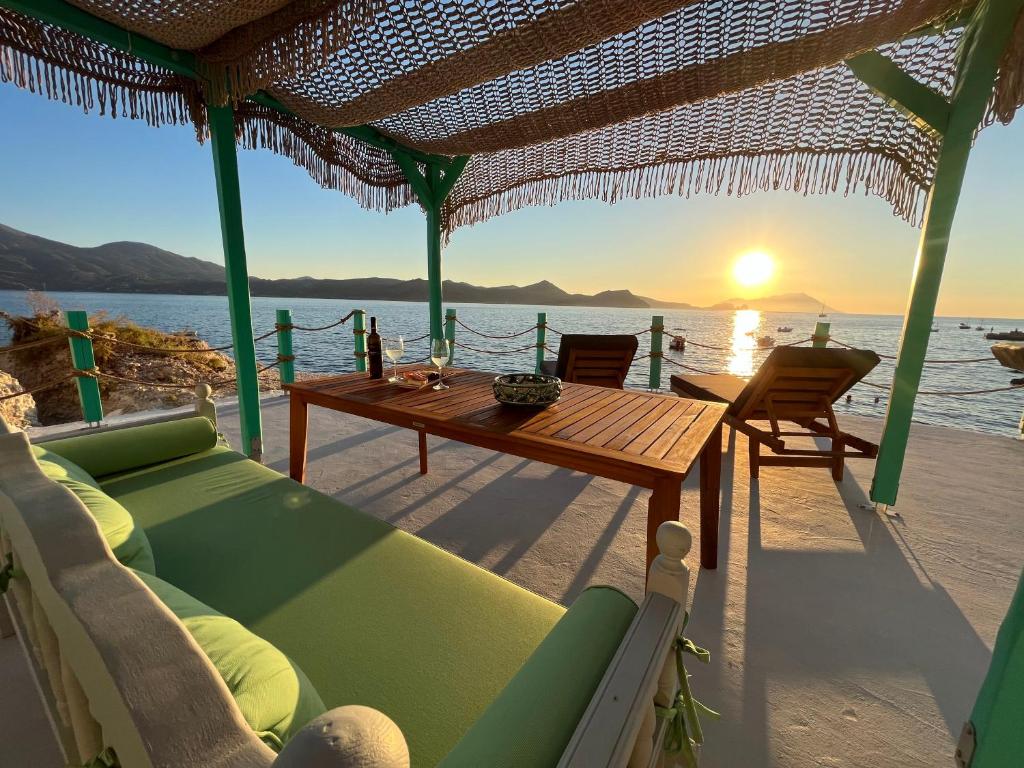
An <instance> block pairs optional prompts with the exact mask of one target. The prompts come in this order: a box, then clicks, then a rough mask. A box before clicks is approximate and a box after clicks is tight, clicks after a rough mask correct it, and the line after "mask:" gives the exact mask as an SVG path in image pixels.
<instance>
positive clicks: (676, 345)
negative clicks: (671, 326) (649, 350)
mask: <svg viewBox="0 0 1024 768" xmlns="http://www.w3.org/2000/svg"><path fill="white" fill-rule="evenodd" d="M668 348H669V349H674V350H676V351H677V352H685V351H686V337H685V336H673V337H672V341H670V342H669V343H668Z"/></svg>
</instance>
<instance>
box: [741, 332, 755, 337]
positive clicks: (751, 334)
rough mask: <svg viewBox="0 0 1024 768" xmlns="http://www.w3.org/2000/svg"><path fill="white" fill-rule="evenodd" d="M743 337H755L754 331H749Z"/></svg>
mask: <svg viewBox="0 0 1024 768" xmlns="http://www.w3.org/2000/svg"><path fill="white" fill-rule="evenodd" d="M743 335H744V336H753V335H754V331H747V332H746V333H744V334H743Z"/></svg>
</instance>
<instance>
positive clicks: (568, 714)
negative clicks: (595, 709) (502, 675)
mask: <svg viewBox="0 0 1024 768" xmlns="http://www.w3.org/2000/svg"><path fill="white" fill-rule="evenodd" d="M636 612H637V607H636V603H634V602H633V601H632V600H631V599H630V598H628V597H626V596H625V595H624V594H622V593H621V592H619V591H618V590H616V589H612V588H610V587H591V588H590V589H588V590H586V591H585V592H584V593H583V594H582V595H580V596H579V597H578V598H576V601H575V602H574V603H573V604H572V605H571V606H570V607H569V610H568V611H566V613H565V616H563V617H562V619H561V621H559V622H558V624H556V625H555V628H554V629H552V630H551V634H549V635H548V636H547V637H546V638H544V642H542V643H541V644H540V647H539V648H537V650H536V651H534V652H533V655H532V656H530V658H529V660H528V661H527V662H526V664H525V665H523V668H522V669H520V670H519V673H518V674H517V675H516V676H515V677H514V678H512V681H511V682H510V683H509V684H508V685H507V686H506V687H505V690H503V691H502V692H501V694H500V695H499V696H498V698H497V699H496V700H495V701H494V703H493V704H491V706H490V707H488V708H487V711H486V712H484V714H483V716H482V717H481V718H480V719H479V720H477V721H476V723H475V724H474V725H473V727H472V728H471V729H470V731H469V733H467V734H466V736H465V737H463V739H462V740H461V741H460V742H459V743H458V744H457V745H456V747H455V749H454V750H452V752H451V753H450V754H449V755H448V756H447V757H446V758H445V759H444V762H442V764H441V765H442V768H479V766H487V768H550V766H554V765H556V764H557V763H558V759H559V758H560V757H561V755H562V753H563V752H564V751H565V747H566V745H567V744H568V743H569V739H570V738H571V737H572V734H573V732H574V731H575V730H576V726H577V724H578V723H579V721H580V719H581V718H582V717H583V713H584V712H585V711H586V709H587V705H588V704H589V703H590V700H591V698H592V697H593V695H594V692H595V691H596V690H597V686H598V684H599V683H600V682H601V678H602V677H603V676H604V673H605V670H607V669H608V665H609V664H610V663H611V660H612V657H613V656H614V655H615V651H616V649H617V648H618V647H619V643H620V642H621V641H622V638H623V637H624V636H625V634H626V630H627V629H628V628H629V625H630V622H632V621H633V617H634V616H636ZM538 702H543V705H540V704H539V703H538Z"/></svg>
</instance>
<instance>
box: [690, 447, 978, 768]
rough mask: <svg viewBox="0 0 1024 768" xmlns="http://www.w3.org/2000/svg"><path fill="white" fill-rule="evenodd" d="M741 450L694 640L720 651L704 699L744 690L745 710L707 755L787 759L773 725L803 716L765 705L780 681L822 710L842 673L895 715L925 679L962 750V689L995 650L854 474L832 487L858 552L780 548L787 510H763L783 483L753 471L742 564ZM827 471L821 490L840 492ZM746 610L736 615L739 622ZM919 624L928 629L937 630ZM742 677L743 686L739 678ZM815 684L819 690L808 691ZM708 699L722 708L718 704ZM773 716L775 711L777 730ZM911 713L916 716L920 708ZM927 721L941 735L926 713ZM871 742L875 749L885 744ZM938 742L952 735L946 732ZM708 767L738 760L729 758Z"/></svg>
mask: <svg viewBox="0 0 1024 768" xmlns="http://www.w3.org/2000/svg"><path fill="white" fill-rule="evenodd" d="M734 441H735V437H734V436H732V437H731V438H730V452H729V456H728V457H723V482H722V486H723V495H722V512H721V539H720V542H721V547H720V560H719V569H718V571H717V572H716V571H701V572H700V575H699V579H698V583H697V587H696V590H695V594H694V599H693V609H692V610H693V615H694V617H695V619H696V621H695V622H694V624H695V626H694V628H693V630H692V631H693V637H694V639H695V640H696V641H697V642H698V643H700V644H702V645H704V646H705V647H707V648H709V650H710V651H711V653H712V663H711V666H710V668H704V669H698V670H695V671H696V672H697V674H696V675H695V680H696V681H697V685H698V687H699V690H703V691H716V690H718V691H723V692H724V691H726V690H727V689H730V688H734V689H738V690H739V691H741V701H742V711H739V712H734V713H730V716H729V718H728V719H724V720H723V721H722V722H719V723H711V724H709V726H708V729H707V735H708V738H709V744H711V743H714V744H716V746H714V747H713V748H712V750H711V752H709V757H710V756H711V754H712V753H713V754H714V755H715V756H716V757H720V756H723V755H731V756H739V755H759V756H761V759H763V761H764V762H763V763H758V764H759V765H760V764H764V765H774V764H775V762H773V760H774V758H777V757H778V756H777V755H776V756H774V757H773V756H772V753H771V742H772V741H773V739H770V738H769V728H774V729H775V730H778V729H779V728H781V727H784V723H797V724H799V720H800V718H799V713H798V712H793V711H791V712H784V713H782V715H783V718H782V720H779V719H776V718H777V716H779V714H780V713H779V707H780V704H779V702H778V701H774V702H773V703H771V704H769V701H768V699H769V697H770V696H773V695H777V691H778V690H780V688H779V687H776V686H773V683H780V684H782V688H785V687H786V686H785V684H786V683H787V682H788V683H791V684H792V686H793V687H794V688H796V687H799V688H801V689H803V690H808V691H813V692H814V695H815V696H821V697H822V698H821V700H819V701H815V700H810V701H805V702H802V706H805V707H807V708H809V709H813V708H815V706H816V704H817V705H819V706H820V705H822V704H824V703H826V702H827V703H828V704H829V705H831V704H834V699H830V698H829V696H830V695H833V694H834V692H835V690H836V688H835V687H834V686H836V685H837V683H836V680H837V678H839V679H842V680H843V683H842V685H843V687H844V689H843V691H842V693H843V695H844V696H845V695H849V697H850V698H851V700H854V701H856V700H867V701H868V702H869V703H870V704H879V705H881V706H884V707H891V706H898V705H895V704H893V702H890V701H888V700H887V699H886V697H885V689H886V688H887V687H890V688H891V687H892V686H895V685H911V684H912V683H911V682H910V681H913V680H922V681H923V682H924V684H925V685H926V686H927V688H928V689H929V690H928V691H924V692H922V695H925V696H927V695H930V696H931V698H933V699H934V701H935V702H936V705H937V708H938V710H939V712H940V713H941V716H942V719H943V721H944V723H945V727H946V730H947V731H948V734H949V737H951V738H952V740H953V741H955V739H956V736H957V735H958V734H959V732H960V729H961V726H962V724H963V722H964V720H965V718H966V717H967V716H968V714H969V710H970V707H971V704H972V698H971V697H965V696H964V691H965V690H973V689H974V687H975V686H976V684H977V681H979V680H980V679H981V678H982V677H983V676H984V672H985V670H986V668H987V666H988V663H989V660H990V657H991V654H990V652H989V650H988V648H987V647H986V645H985V644H984V642H983V641H982V640H981V638H980V637H979V636H978V634H977V632H976V631H975V630H974V628H973V627H972V626H971V624H970V622H969V621H968V620H967V618H966V617H965V616H964V614H963V613H962V612H961V611H960V609H959V607H958V606H957V605H956V603H955V602H954V601H953V600H952V599H951V597H950V596H949V594H948V593H947V591H946V590H945V589H944V588H943V586H942V585H941V584H939V583H937V582H935V581H933V580H932V579H931V578H930V577H929V576H928V575H927V573H925V572H924V571H923V569H922V568H921V567H920V563H919V562H918V560H917V558H916V557H915V556H914V554H913V552H911V551H910V549H909V547H908V546H907V544H906V542H905V540H904V539H903V537H902V534H901V532H900V530H899V526H900V525H902V523H901V522H899V521H896V522H893V521H891V520H889V519H887V518H884V517H879V516H878V515H877V514H875V512H874V511H873V509H872V508H871V507H870V506H869V508H868V509H865V508H864V507H863V506H862V505H865V504H868V503H869V502H868V498H867V495H866V494H865V492H864V490H863V488H862V487H861V486H860V484H859V483H858V481H857V480H856V478H855V477H854V476H853V475H852V474H851V473H849V472H848V473H847V476H846V479H845V480H844V481H843V482H841V483H836V484H835V486H836V488H837V493H838V494H839V496H840V498H841V500H842V502H843V507H844V508H845V513H846V515H848V516H849V523H850V524H852V528H853V530H854V531H855V532H856V538H854V539H852V540H846V542H845V543H846V544H848V545H849V544H853V545H854V546H856V543H857V542H858V541H859V547H856V548H855V549H850V548H849V547H848V546H847V547H841V546H840V542H839V541H838V540H837V541H834V542H826V543H825V544H824V546H821V542H816V543H811V542H806V543H805V542H801V541H799V540H798V539H796V540H794V539H792V538H790V539H787V540H776V539H775V538H773V534H774V533H776V532H777V531H778V530H779V528H776V526H777V525H778V523H777V522H776V518H777V517H778V516H779V515H782V514H787V513H788V510H787V509H786V508H785V507H784V506H782V505H780V504H777V503H775V504H773V506H772V508H770V509H768V510H762V502H761V493H760V487H761V486H760V483H765V484H767V483H770V482H772V478H771V475H770V474H765V475H763V477H762V479H761V480H760V481H758V480H748V478H747V476H746V472H745V468H744V472H743V473H742V476H741V477H740V482H749V484H750V491H749V502H748V510H747V511H748V516H749V519H748V521H747V541H746V558H745V562H737V561H736V559H735V558H736V557H737V552H736V551H733V550H732V548H730V546H729V531H730V527H731V520H732V517H733V511H734V510H733V485H734V477H733V471H734V461H733V460H732V459H733V458H734V457H735V451H734V450H733V449H734V448H735V442H734ZM742 448H743V449H744V450H745V449H746V446H745V445H743V446H742ZM823 472H825V474H824V476H823V479H822V482H823V483H830V482H831V480H830V479H829V478H828V475H827V472H826V471H825V470H823ZM832 509H834V508H832ZM823 514H835V512H834V511H832V510H829V511H828V512H823ZM844 527H848V526H844ZM736 549H738V551H739V553H740V554H739V557H742V551H743V549H742V542H737V546H736ZM730 557H731V558H732V561H730ZM729 568H734V569H738V571H739V573H737V574H735V575H736V576H741V574H742V572H743V570H744V568H745V570H746V578H745V579H743V578H734V580H733V582H734V583H733V589H735V588H736V585H737V584H743V583H744V582H745V595H742V596H738V595H736V594H732V595H730V594H728V590H727V584H728V573H729V571H728V569H729ZM730 600H731V601H732V602H734V603H736V602H739V601H742V602H743V605H744V611H745V616H744V624H743V626H742V627H738V626H736V625H735V623H734V625H733V626H732V627H726V626H725V625H724V623H723V619H724V612H725V611H726V605H727V601H730ZM736 613H737V609H736V608H733V609H732V614H733V615H735V614H736ZM922 628H927V634H925V633H924V631H923V630H922ZM698 633H699V634H698ZM726 647H728V648H729V649H730V650H731V651H732V654H731V655H732V656H733V657H736V655H737V654H736V650H737V649H741V651H742V658H743V665H742V667H741V668H739V669H737V668H736V667H735V666H733V667H730V666H728V665H726V664H724V663H721V660H722V659H723V658H726V657H727V656H728V654H726V653H724V652H723V651H724V649H726ZM716 658H717V659H718V660H719V663H716ZM737 675H741V676H742V679H741V680H737V679H736V676H737ZM807 679H811V680H820V681H821V683H820V684H810V683H807V682H803V683H801V682H800V681H801V680H804V681H806V680H807ZM903 681H906V682H903ZM829 691H831V692H832V693H829ZM724 695H726V696H728V694H724ZM707 703H708V704H709V705H710V706H712V707H714V706H715V702H714V701H708V702H707ZM769 711H771V712H772V713H773V720H772V722H771V723H770V722H769V719H768V714H769ZM815 714H816V715H817V716H818V717H821V718H830V717H846V718H847V719H849V720H851V722H852V721H854V720H856V713H855V711H854V709H853V707H852V704H851V706H850V708H849V709H847V710H843V711H842V712H841V713H840V712H835V713H832V712H815ZM902 714H903V716H904V717H905V716H907V715H911V716H913V713H912V712H905V711H904V712H902ZM728 720H732V722H728ZM737 720H738V722H736V721H737ZM919 722H920V723H921V724H922V725H923V726H926V727H929V728H933V727H934V726H933V724H932V723H931V722H930V721H925V719H924V718H922V719H920V721H919ZM785 727H796V726H794V725H791V724H790V725H785ZM864 735H865V737H866V738H865V741H866V742H870V741H872V739H874V737H875V736H876V734H864ZM940 738H944V739H945V738H948V737H947V736H946V734H943V735H942V736H941V737H940ZM776 741H777V739H776ZM865 748H867V747H865ZM865 754H867V752H865ZM709 764H710V765H729V764H730V763H729V762H728V759H726V760H725V761H724V762H711V763H709Z"/></svg>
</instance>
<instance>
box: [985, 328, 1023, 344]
mask: <svg viewBox="0 0 1024 768" xmlns="http://www.w3.org/2000/svg"><path fill="white" fill-rule="evenodd" d="M985 338H986V339H989V340H990V341H1024V331H1022V330H1021V329H1020V328H1014V329H1013V330H1012V331H993V332H992V333H986V334H985Z"/></svg>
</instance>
